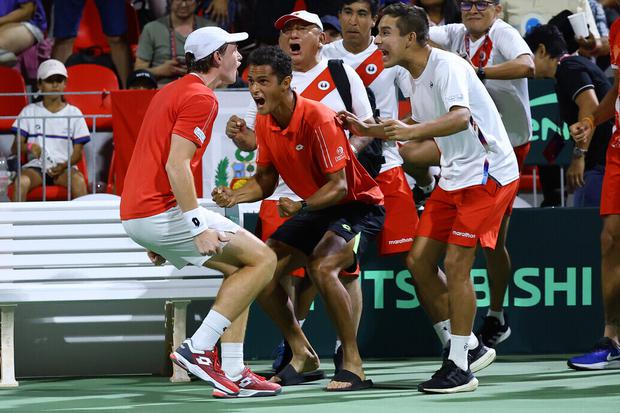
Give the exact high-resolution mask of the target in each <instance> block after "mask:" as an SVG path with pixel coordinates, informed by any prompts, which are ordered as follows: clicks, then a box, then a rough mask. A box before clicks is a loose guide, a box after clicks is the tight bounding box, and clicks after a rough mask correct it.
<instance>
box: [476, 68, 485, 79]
mask: <svg viewBox="0 0 620 413" xmlns="http://www.w3.org/2000/svg"><path fill="white" fill-rule="evenodd" d="M476 74H477V75H478V79H480V80H484V79H486V78H487V74H486V73H484V67H482V66H480V67H479V68H478V70H476Z"/></svg>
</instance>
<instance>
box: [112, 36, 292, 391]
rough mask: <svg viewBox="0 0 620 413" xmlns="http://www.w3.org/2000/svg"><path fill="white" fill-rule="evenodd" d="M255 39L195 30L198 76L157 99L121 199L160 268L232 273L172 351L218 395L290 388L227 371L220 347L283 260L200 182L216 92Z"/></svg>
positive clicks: (190, 45)
mask: <svg viewBox="0 0 620 413" xmlns="http://www.w3.org/2000/svg"><path fill="white" fill-rule="evenodd" d="M247 37H248V35H247V33H236V34H230V33H228V32H226V31H224V30H222V29H220V28H219V27H205V28H201V29H198V30H196V31H194V32H192V33H191V34H190V35H189V36H188V38H187V41H186V43H185V52H186V61H187V66H188V72H189V74H187V75H185V76H184V77H183V78H181V79H179V80H177V81H174V82H172V83H170V84H169V85H167V86H166V87H164V88H163V89H162V90H161V91H159V92H158V93H157V95H155V97H153V100H152V101H151V104H150V105H149V108H148V109H147V112H146V115H145V118H144V122H143V123H142V127H141V128H140V132H139V134H138V140H137V143H136V150H135V151H134V153H133V156H132V159H131V162H130V164H129V168H128V170H127V175H126V177H125V189H124V191H123V194H122V197H121V210H120V213H121V220H122V222H123V226H124V228H125V231H127V233H128V234H129V236H130V237H131V238H132V239H133V240H134V241H135V242H137V243H138V244H140V245H142V246H143V247H145V248H146V249H147V250H148V255H149V258H150V259H151V261H152V262H153V263H154V264H155V265H161V264H163V263H164V262H165V261H166V260H168V261H170V262H171V263H172V264H173V265H174V266H175V267H177V268H182V267H184V266H185V265H187V264H192V265H198V266H206V267H209V268H213V269H216V270H219V271H221V272H223V273H224V276H225V278H224V281H223V283H222V286H221V287H220V290H219V293H218V295H217V297H216V299H215V303H214V304H213V307H212V308H211V310H210V311H209V313H208V314H207V315H206V317H205V319H204V321H203V323H202V325H201V326H200V327H199V328H198V330H197V331H196V332H195V334H194V335H193V336H192V337H191V338H189V339H187V340H185V341H184V342H183V344H182V345H181V346H180V347H179V348H177V349H176V350H175V351H174V352H173V353H172V354H171V355H170V357H171V359H172V360H173V361H174V362H175V363H176V364H178V365H179V366H181V367H182V368H184V369H186V370H187V371H189V372H190V373H192V374H194V375H195V376H197V377H199V378H201V379H202V380H205V381H207V382H209V383H210V384H211V385H212V386H213V387H214V388H215V390H214V393H213V394H214V396H216V397H252V396H271V395H275V394H278V393H279V392H280V390H281V388H280V386H279V385H277V384H274V383H270V382H267V381H265V380H264V379H263V378H261V377H260V376H257V375H255V374H254V373H252V371H251V370H250V369H249V368H243V367H244V366H242V367H241V368H240V369H238V371H236V372H235V373H234V374H231V372H230V371H226V368H224V370H222V369H221V368H220V363H219V360H218V356H217V352H216V349H215V345H216V343H217V341H218V340H219V339H220V337H221V336H222V334H223V333H224V330H226V329H227V328H229V327H230V325H231V322H232V321H233V320H236V319H237V318H238V317H240V316H242V315H244V314H246V309H247V308H248V306H249V305H250V304H251V302H252V301H253V300H254V298H255V297H256V296H257V295H258V293H259V292H260V291H261V290H262V288H263V287H264V286H265V285H267V284H268V283H269V282H270V281H271V279H272V278H273V272H274V270H275V266H276V256H275V254H274V253H273V252H272V251H271V250H270V249H269V248H268V247H267V246H266V245H265V244H263V243H262V242H261V241H260V240H259V239H258V238H256V237H255V236H254V235H252V234H250V233H249V232H247V231H245V230H244V229H243V228H240V227H239V226H238V225H237V224H235V223H233V222H232V221H230V220H228V219H226V218H224V217H223V216H221V215H219V214H217V213H215V212H212V211H208V210H206V209H205V208H202V207H200V206H199V205H198V200H197V198H196V191H195V186H194V179H193V176H194V174H193V172H194V170H195V169H196V168H197V167H199V165H200V159H201V158H202V155H203V154H204V151H205V150H206V148H207V145H208V144H209V140H210V139H211V130H212V128H213V122H214V120H215V117H216V116H217V111H218V102H217V98H216V96H215V94H214V93H213V90H212V89H213V88H216V87H218V86H219V85H222V84H230V83H233V82H234V81H235V79H236V75H237V68H238V67H239V64H240V62H241V55H240V54H239V52H238V51H237V46H236V44H235V43H236V42H238V41H241V40H244V39H247ZM231 330H234V329H231Z"/></svg>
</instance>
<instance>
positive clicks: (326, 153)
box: [255, 94, 383, 205]
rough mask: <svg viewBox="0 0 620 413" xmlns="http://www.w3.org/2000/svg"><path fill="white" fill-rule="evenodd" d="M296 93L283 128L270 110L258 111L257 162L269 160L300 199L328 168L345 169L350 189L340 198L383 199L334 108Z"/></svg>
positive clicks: (324, 180)
mask: <svg viewBox="0 0 620 413" xmlns="http://www.w3.org/2000/svg"><path fill="white" fill-rule="evenodd" d="M296 97H297V102H296V104H295V110H294V112H293V116H292V118H291V121H290V123H289V125H288V127H287V128H286V129H284V130H282V129H281V128H280V127H279V126H278V123H277V122H276V121H275V119H274V118H273V117H272V116H271V115H257V117H256V126H255V132H256V140H257V144H258V159H257V163H258V164H259V165H263V166H267V165H273V166H274V167H275V168H276V169H277V170H278V173H279V174H280V176H281V177H282V179H284V182H285V183H286V184H287V185H288V186H289V187H290V188H291V189H292V190H293V192H295V193H296V194H297V195H299V196H300V197H301V198H303V199H307V198H309V197H310V196H312V195H313V194H314V193H315V192H316V191H318V189H319V188H321V187H322V186H323V185H325V184H326V183H327V177H326V175H327V174H331V173H334V172H337V171H339V170H341V169H344V170H345V172H346V176H347V188H348V192H347V195H346V196H345V198H344V199H343V200H342V201H340V203H341V204H342V203H346V202H351V201H358V202H363V203H367V204H378V205H381V204H383V194H382V193H381V190H380V189H379V186H378V185H377V183H376V182H375V181H374V180H373V179H372V178H371V177H370V175H368V173H367V172H366V170H365V169H364V167H363V166H362V165H361V164H360V163H359V162H358V161H357V158H356V157H355V156H354V155H353V153H352V150H351V146H350V145H349V141H348V140H347V137H346V135H345V133H344V130H343V129H342V126H341V125H340V122H339V121H338V119H337V117H336V113H335V112H334V111H332V110H331V109H329V108H328V107H327V106H325V105H324V104H322V103H320V102H315V101H313V100H309V99H306V98H303V97H301V96H299V95H298V94H296Z"/></svg>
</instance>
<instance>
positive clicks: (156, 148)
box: [121, 74, 218, 220]
mask: <svg viewBox="0 0 620 413" xmlns="http://www.w3.org/2000/svg"><path fill="white" fill-rule="evenodd" d="M217 111H218V102H217V98H216V97H215V94H214V93H213V91H212V90H211V89H209V88H208V87H207V86H206V85H205V84H204V82H203V81H202V79H201V78H199V77H198V76H196V75H192V74H189V75H185V76H184V77H182V78H181V79H179V80H176V81H174V82H172V83H169V84H168V85H166V86H165V87H164V88H163V89H161V90H160V91H159V92H158V93H157V94H156V95H155V96H154V97H153V99H152V100H151V103H150V104H149V107H148V109H147V111H146V115H145V116H144V121H143V122H142V126H141V127H140V132H139V133H138V140H137V141H136V147H135V149H134V152H133V155H132V157H131V161H130V162H129V167H128V169H127V175H126V176H125V183H124V189H123V193H122V195H121V219H122V220H128V219H135V218H145V217H150V216H153V215H157V214H160V213H162V212H164V211H167V210H168V209H170V208H172V207H174V206H175V205H176V203H177V202H176V199H175V197H174V194H173V193H172V187H171V186H170V181H169V180H168V174H167V173H166V169H165V167H166V162H167V160H168V155H169V153H170V142H171V137H172V135H173V134H176V135H179V136H181V137H183V138H185V139H187V140H189V141H191V142H193V143H194V144H195V145H196V147H197V149H196V153H195V154H194V157H193V158H192V161H191V164H190V166H191V168H192V172H193V173H194V174H195V172H196V171H195V170H196V169H197V168H199V167H200V165H201V164H200V160H201V159H202V155H203V154H204V152H205V150H206V149H207V145H208V144H209V140H210V139H211V130H212V128H213V122H214V121H215V117H216V116H217Z"/></svg>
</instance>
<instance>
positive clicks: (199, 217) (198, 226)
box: [183, 207, 209, 237]
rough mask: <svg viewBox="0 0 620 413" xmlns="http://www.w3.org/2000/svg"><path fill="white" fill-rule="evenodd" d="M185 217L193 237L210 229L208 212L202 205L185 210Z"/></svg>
mask: <svg viewBox="0 0 620 413" xmlns="http://www.w3.org/2000/svg"><path fill="white" fill-rule="evenodd" d="M183 219H184V220H185V224H186V225H187V229H189V232H191V233H192V236H193V237H195V236H196V235H198V234H200V233H202V232H204V231H206V230H207V229H209V227H207V214H205V211H204V209H203V208H202V207H198V208H196V209H192V210H191V211H187V212H183Z"/></svg>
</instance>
